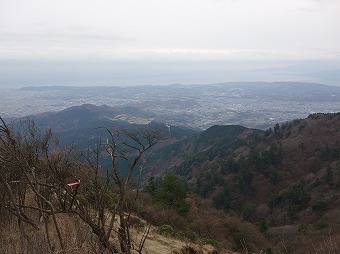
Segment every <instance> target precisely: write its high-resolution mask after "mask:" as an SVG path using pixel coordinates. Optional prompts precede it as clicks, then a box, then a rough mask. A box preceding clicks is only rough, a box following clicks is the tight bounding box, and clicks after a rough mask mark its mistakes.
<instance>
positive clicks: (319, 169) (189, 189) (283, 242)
mask: <svg viewBox="0 0 340 254" xmlns="http://www.w3.org/2000/svg"><path fill="white" fill-rule="evenodd" d="M92 125H93V123H92V124H91V125H89V126H90V127H88V129H87V130H89V129H90V128H92V127H91V126H92ZM126 126H127V125H126ZM126 126H124V128H122V127H119V126H105V127H101V128H99V129H98V128H96V129H95V132H94V133H96V134H91V138H89V137H87V141H86V142H83V143H82V144H85V143H86V144H87V146H86V147H84V146H78V147H76V146H75V145H71V144H70V145H65V146H63V147H61V146H60V145H59V144H58V142H57V138H56V137H55V136H54V135H53V134H52V132H51V131H50V130H39V128H37V126H36V125H35V123H34V122H26V123H23V124H22V126H21V127H20V128H19V127H18V126H15V127H14V126H12V125H7V124H6V123H5V122H4V121H2V124H1V135H0V137H1V144H0V160H1V167H0V169H1V195H2V197H3V199H2V201H1V203H0V223H1V225H2V227H1V228H3V229H2V230H1V234H0V235H1V245H0V248H2V249H1V250H3V251H5V252H6V251H7V252H9V253H10V252H11V251H12V252H13V253H16V252H20V250H23V249H26V250H27V251H28V253H46V250H47V251H48V252H50V253H57V252H60V251H66V250H70V253H81V250H86V251H88V252H89V253H102V252H103V251H104V252H108V253H133V252H137V253H144V252H145V251H147V249H148V236H149V235H153V233H157V234H158V235H159V236H163V237H171V238H172V239H177V240H178V241H180V242H185V243H186V244H185V245H183V246H184V247H183V250H182V251H183V253H186V252H184V249H185V248H187V251H188V249H190V248H191V247H190V246H196V247H195V248H196V252H197V253H199V249H200V248H199V247H197V244H198V245H199V246H211V248H210V250H205V252H204V253H208V252H210V253H229V252H230V251H239V252H245V253H247V252H246V251H249V252H256V253H260V251H261V250H262V251H265V252H266V253H338V252H339V245H340V231H339V230H340V219H339V216H338V214H339V211H340V161H339V160H340V114H339V113H334V114H313V115H310V116H309V117H308V118H306V119H298V120H294V121H292V122H287V123H283V124H276V125H275V126H274V127H273V128H270V129H268V130H266V131H262V130H256V129H248V128H245V127H242V126H238V125H233V126H212V127H211V128H209V129H207V130H206V131H203V132H201V133H196V132H194V131H192V132H190V131H189V130H181V129H175V128H174V133H175V132H176V131H177V132H176V133H177V134H176V135H177V136H171V135H169V134H170V133H171V130H168V129H167V128H166V127H165V129H164V126H162V125H159V124H158V125H157V124H151V125H150V124H149V125H145V126H144V127H142V125H135V126H134V127H133V128H126ZM97 127H98V126H97ZM78 128H79V127H78ZM71 131H73V132H74V131H75V130H71ZM63 134H64V137H63V139H64V140H67V135H69V134H67V132H64V133H63ZM84 137H85V136H84V135H83V136H82V138H84ZM90 141H91V142H90ZM9 228H11V229H12V232H14V231H15V232H16V233H15V234H13V235H11V236H6V235H5V232H6V230H8V229H9ZM68 229H70V230H68ZM13 230H14V231H13ZM79 231H80V232H88V233H86V234H80V233H79ZM70 239H73V240H72V241H71V240H70ZM12 243H14V244H12ZM195 244H196V245H195ZM13 246H14V247H13ZM37 246H44V248H42V249H41V251H40V252H39V249H40V247H39V248H37ZM185 246H186V247H185ZM189 247H190V248H189ZM11 248H12V249H11ZM13 248H14V249H13ZM192 249H193V251H194V247H192ZM208 249H209V248H208ZM71 250H72V251H73V252H72V251H71ZM202 250H203V247H202ZM44 251H45V252H44ZM178 251H181V250H180V248H179V249H178ZM160 253H162V252H160Z"/></svg>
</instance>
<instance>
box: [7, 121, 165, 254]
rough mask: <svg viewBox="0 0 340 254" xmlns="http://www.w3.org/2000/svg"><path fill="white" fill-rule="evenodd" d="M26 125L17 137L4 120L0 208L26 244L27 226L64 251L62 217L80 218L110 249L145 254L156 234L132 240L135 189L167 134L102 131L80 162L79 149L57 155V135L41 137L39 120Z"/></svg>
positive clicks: (52, 249) (42, 135) (61, 150)
mask: <svg viewBox="0 0 340 254" xmlns="http://www.w3.org/2000/svg"><path fill="white" fill-rule="evenodd" d="M25 126H26V129H25V130H20V131H17V132H14V131H13V128H10V127H9V126H7V125H6V123H5V122H4V121H3V119H2V118H1V117H0V182H1V186H0V193H1V194H2V196H3V198H2V199H1V201H0V208H1V209H3V210H5V211H7V213H8V214H11V215H12V216H14V217H15V218H16V219H17V222H18V226H19V229H20V231H21V232H22V234H23V235H24V236H26V238H27V235H26V234H25V230H24V225H30V226H31V227H32V228H34V229H37V230H44V231H45V235H46V239H47V242H48V246H49V248H50V251H55V248H56V246H55V243H53V242H54V239H55V237H54V235H56V236H57V239H58V242H59V248H60V249H61V250H62V251H65V250H66V247H67V246H66V244H65V239H63V232H62V229H61V225H60V221H59V220H58V218H57V215H58V214H61V213H62V214H66V215H67V214H69V215H72V214H75V215H77V216H78V217H79V218H80V219H81V220H82V221H83V222H84V224H86V225H88V226H89V227H90V228H91V229H92V231H93V233H94V234H95V235H96V236H97V237H98V241H99V242H100V245H101V246H102V247H103V249H105V250H107V251H109V252H110V253H131V250H135V251H137V252H138V253H141V252H142V249H143V246H144V243H145V239H146V237H147V235H148V232H149V229H150V227H146V229H145V231H144V232H143V234H142V237H141V239H140V240H139V241H138V242H134V241H132V239H131V233H130V224H129V221H130V216H131V205H130V204H133V203H134V201H136V199H137V195H138V185H135V186H133V184H132V183H133V179H135V178H136V177H138V167H139V166H142V156H143V154H144V153H145V152H146V151H147V150H149V149H150V148H151V147H152V146H154V145H155V144H156V143H157V141H158V140H159V139H160V138H161V133H162V131H161V130H159V129H151V130H150V129H146V128H144V129H139V130H134V131H129V130H126V129H123V128H120V127H115V128H114V129H112V130H110V129H108V128H104V127H101V128H98V130H100V131H101V134H100V135H98V137H97V142H96V144H94V145H92V146H91V147H89V149H87V150H86V151H85V152H84V154H83V155H82V156H83V159H80V157H81V153H79V152H77V149H75V148H74V147H72V146H69V147H67V148H58V146H57V142H53V141H54V140H55V138H54V136H53V135H52V132H51V130H46V131H45V132H41V131H39V130H38V129H37V128H36V126H35V124H34V122H32V121H29V122H28V124H27V125H25ZM84 158H85V160H84ZM74 181H75V182H74ZM71 182H74V183H73V184H72V183H71ZM70 183H71V184H70ZM130 193H133V194H134V197H133V198H132V199H133V200H131V195H129V194H130ZM51 223H52V225H53V232H55V233H56V234H53V236H51V235H52V234H51V228H50V225H51ZM41 226H42V229H41ZM27 240H29V239H28V238H27Z"/></svg>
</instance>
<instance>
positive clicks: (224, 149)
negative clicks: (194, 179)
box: [146, 125, 261, 175]
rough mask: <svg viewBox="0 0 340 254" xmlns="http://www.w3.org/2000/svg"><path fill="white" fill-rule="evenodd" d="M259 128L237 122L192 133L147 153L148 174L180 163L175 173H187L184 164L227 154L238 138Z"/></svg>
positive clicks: (192, 163)
mask: <svg viewBox="0 0 340 254" xmlns="http://www.w3.org/2000/svg"><path fill="white" fill-rule="evenodd" d="M255 133H261V131H259V130H253V129H248V128H245V127H243V126H240V125H230V126H221V125H215V126H212V127H210V128H208V129H207V130H205V131H203V132H201V133H198V134H196V135H193V136H192V137H190V138H188V139H184V140H182V141H180V142H176V143H173V144H170V145H168V146H165V147H163V148H162V149H160V150H157V151H154V152H153V153H151V154H150V155H149V156H148V157H147V159H146V161H147V163H146V167H147V168H148V174H155V175H161V174H162V173H163V172H164V171H166V170H167V169H169V168H171V167H176V166H178V165H180V167H181V171H177V173H178V174H181V175H183V174H188V173H189V171H190V170H189V171H188V172H187V171H186V169H185V167H190V166H194V165H201V164H202V163H204V162H205V161H206V160H207V159H208V160H210V159H212V158H215V157H216V156H217V155H220V154H228V153H230V152H231V150H232V149H235V148H237V147H239V146H241V145H242V144H243V141H242V139H243V138H245V137H248V136H251V135H255Z"/></svg>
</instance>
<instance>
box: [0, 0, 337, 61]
mask: <svg viewBox="0 0 340 254" xmlns="http://www.w3.org/2000/svg"><path fill="white" fill-rule="evenodd" d="M0 2H1V9H0V58H16V59H17V58H18V59H20V58H33V59H34V58H38V59H41V58H42V59H44V58H46V59H54V58H55V59H58V58H73V59H77V58H79V59H83V58H96V57H98V58H108V59H117V58H118V59H123V58H127V59H132V58H145V59H148V58H157V57H160V58H176V57H178V59H185V58H187V59H203V60H204V59H214V58H216V59H242V60H246V59H247V58H248V59H249V60H252V59H261V58H262V59H265V60H267V59H280V58H281V59H289V58H291V59H313V58H314V59H330V58H334V59H339V55H338V52H339V51H340V33H339V32H338V28H339V24H340V18H339V13H340V3H339V2H340V1H337V0H328V1H326V0H324V1H320V0H299V1H296V0H286V1H282V0H162V1H159V0H124V1H123V0H111V1H110V0H96V1H94V0H72V1H69V0H59V1H52V0H11V1H0ZM316 48H317V49H318V50H314V49H316Z"/></svg>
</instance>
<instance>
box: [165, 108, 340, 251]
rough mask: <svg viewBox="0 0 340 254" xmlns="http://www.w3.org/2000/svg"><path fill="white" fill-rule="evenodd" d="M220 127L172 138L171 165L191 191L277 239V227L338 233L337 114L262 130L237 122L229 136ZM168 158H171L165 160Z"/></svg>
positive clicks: (288, 231)
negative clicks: (178, 139)
mask: <svg viewBox="0 0 340 254" xmlns="http://www.w3.org/2000/svg"><path fill="white" fill-rule="evenodd" d="M230 128H233V127H230ZM223 129H225V130H227V129H228V127H213V128H211V129H210V130H207V131H206V132H203V133H201V134H200V135H198V136H196V137H195V138H191V139H190V140H186V141H182V142H181V143H178V144H174V145H172V149H174V147H176V148H177V149H178V151H177V153H174V152H173V151H174V150H171V149H170V150H169V153H170V157H172V158H173V159H174V160H175V165H174V166H173V167H172V170H173V171H175V172H176V173H178V174H179V175H182V176H184V177H185V178H186V179H187V180H188V183H189V189H190V191H191V192H192V193H195V194H197V195H199V196H201V197H204V198H205V199H208V200H210V201H211V204H212V205H213V206H215V207H216V208H220V209H224V210H225V211H226V212H228V213H236V214H238V215H240V216H242V217H243V218H244V219H245V220H247V221H250V222H253V223H256V224H257V225H258V226H259V228H260V230H261V231H262V232H264V233H266V234H268V236H269V237H272V239H276V241H278V244H279V243H280V241H281V240H280V235H282V234H288V235H290V234H291V235H294V237H296V236H298V235H301V236H302V235H304V236H305V235H306V234H307V235H310V236H311V239H313V240H315V241H316V242H318V241H324V240H320V239H322V236H325V235H327V234H328V233H329V232H332V234H333V233H334V235H333V236H334V237H336V235H337V234H338V232H340V217H339V216H338V215H339V212H340V113H334V114H313V115H310V116H309V117H308V118H306V119H301V120H295V121H293V122H287V123H284V124H281V125H280V124H276V125H275V127H274V128H273V129H269V130H267V131H265V132H261V131H254V130H245V129H242V128H241V127H240V128H239V132H235V133H233V135H231V136H233V138H230V139H228V138H227V139H225V133H224V132H223V131H221V130H223ZM216 134H217V135H216ZM246 134H248V135H246ZM200 138H203V140H201V141H202V143H201V144H200V145H198V143H196V142H198V141H199V140H200ZM204 144H207V145H206V146H204ZM198 147H201V148H200V149H197V148H198ZM190 148H191V150H190ZM193 148H196V149H193ZM188 151H192V152H191V153H190V152H188ZM171 152H172V153H171ZM160 158H162V157H161V156H160ZM166 165H171V163H169V162H167V160H166ZM287 225H290V227H292V228H290V229H287V228H285V227H286V226H287ZM316 239H318V240H316ZM290 240H291V244H293V243H294V241H293V240H292V239H290ZM295 244H296V243H295ZM294 248H295V249H296V248H297V247H296V246H295V247H294ZM294 253H295V252H294ZM296 253H305V252H303V251H302V250H300V252H299V251H298V250H297V252H296Z"/></svg>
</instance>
